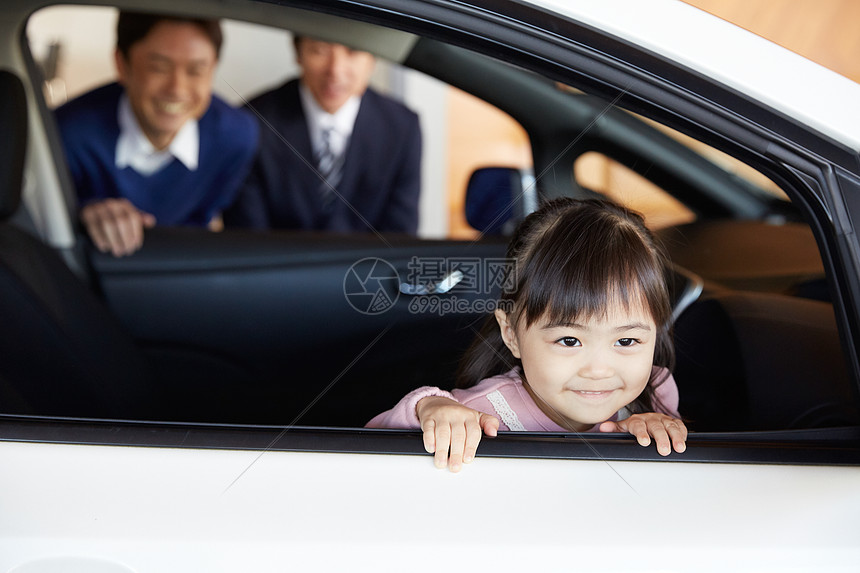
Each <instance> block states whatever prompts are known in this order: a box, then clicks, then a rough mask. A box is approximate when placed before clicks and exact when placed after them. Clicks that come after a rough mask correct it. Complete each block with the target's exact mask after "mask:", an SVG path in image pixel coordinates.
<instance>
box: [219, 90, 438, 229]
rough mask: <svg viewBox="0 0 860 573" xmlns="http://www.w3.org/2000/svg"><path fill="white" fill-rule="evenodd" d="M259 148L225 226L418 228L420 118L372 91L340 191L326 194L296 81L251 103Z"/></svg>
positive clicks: (358, 123) (360, 117)
mask: <svg viewBox="0 0 860 573" xmlns="http://www.w3.org/2000/svg"><path fill="white" fill-rule="evenodd" d="M247 107H248V108H249V109H250V110H251V111H252V112H254V114H255V115H257V117H258V119H259V120H260V147H259V149H258V153H257V157H256V160H255V162H254V165H253V167H252V170H251V173H250V175H249V177H248V179H247V180H246V182H245V185H244V188H243V189H242V191H241V193H240V195H239V198H238V200H237V202H236V203H235V204H234V205H233V207H231V208H230V209H228V210H227V211H226V212H225V213H224V223H225V224H226V225H227V226H236V227H251V228H261V229H266V228H271V229H316V230H326V231H337V232H365V233H366V232H374V231H379V232H383V231H395V232H406V233H413V234H414V233H415V232H416V231H417V229H418V198H419V193H420V178H421V173H420V171H421V168H420V163H421V132H420V127H419V123H418V116H417V115H416V114H415V113H414V112H412V111H410V110H409V109H408V108H406V107H405V106H403V105H402V104H400V103H397V102H395V101H394V100H392V99H390V98H387V97H384V96H382V95H380V94H378V93H376V92H374V91H372V90H370V89H368V90H367V91H366V92H365V94H364V96H363V97H362V99H361V106H360V107H359V111H358V115H357V116H356V119H355V126H354V128H353V132H352V136H351V137H350V140H349V143H348V147H347V149H346V152H345V153H346V156H345V160H344V165H343V176H342V178H341V182H340V184H339V185H338V186H337V187H336V191H337V193H336V194H335V195H334V196H329V199H330V200H327V199H326V197H325V192H326V191H325V189H327V188H326V187H325V184H324V183H323V181H322V179H321V177H320V176H319V175H318V173H317V171H316V165H315V161H314V158H313V152H312V149H311V141H310V135H309V133H308V128H307V121H306V119H305V114H304V111H303V109H302V104H301V100H300V98H299V84H298V80H292V81H289V82H287V83H286V84H284V85H282V86H281V87H279V88H276V89H274V90H272V91H269V92H266V93H264V94H262V95H260V96H258V97H256V98H254V99H252V100H251V101H250V102H249V103H248V106H247Z"/></svg>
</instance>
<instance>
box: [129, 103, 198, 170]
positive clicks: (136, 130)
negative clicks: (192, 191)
mask: <svg viewBox="0 0 860 573" xmlns="http://www.w3.org/2000/svg"><path fill="white" fill-rule="evenodd" d="M117 120H118V121H119V138H118V139H117V142H116V156H115V162H116V166H117V167H118V168H119V169H123V168H125V167H128V166H131V167H132V168H133V169H134V170H135V171H137V172H138V173H140V174H141V175H152V174H153V173H155V172H157V171H158V170H160V169H161V168H163V167H165V166H166V165H167V164H168V163H170V162H171V161H172V160H173V159H174V158H176V159H178V160H179V161H181V162H182V163H183V164H184V165H185V167H187V168H188V170H189V171H194V170H196V169H197V165H198V161H199V158H200V132H199V128H198V126H197V120H195V119H189V120H188V121H186V122H185V124H184V125H183V126H182V127H181V128H180V129H179V131H178V132H177V133H176V136H175V137H174V138H173V141H171V142H170V145H168V146H167V148H165V149H163V150H158V149H155V147H154V146H153V145H152V142H150V141H149V138H147V137H146V135H145V134H144V133H143V130H142V129H141V128H140V125H139V124H138V122H137V118H136V117H135V116H134V112H133V111H132V110H131V104H130V103H129V101H128V96H126V95H125V94H123V95H122V97H120V100H119V110H118V112H117Z"/></svg>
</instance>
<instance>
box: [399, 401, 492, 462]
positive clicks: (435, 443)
mask: <svg viewBox="0 0 860 573" xmlns="http://www.w3.org/2000/svg"><path fill="white" fill-rule="evenodd" d="M416 413H417V415H418V419H419V420H420V422H421V430H422V431H423V432H424V449H425V450H427V452H429V453H431V454H433V462H434V463H435V464H436V467H437V468H444V467H445V466H446V465H447V466H448V469H450V470H451V471H452V472H458V471H460V469H461V468H462V467H463V464H464V463H466V464H468V463H469V462H471V461H472V460H473V459H474V458H475V452H476V451H477V449H478V443H479V442H480V441H481V434H482V433H486V434H487V435H488V436H495V435H496V434H497V433H498V431H499V420H498V418H495V417H494V416H491V415H490V414H485V413H483V412H478V411H477V410H473V409H471V408H468V407H466V406H464V405H462V404H460V403H459V402H457V401H456V400H454V399H453V397H452V398H448V397H445V396H427V397H424V398H422V399H421V400H419V401H418V403H417V407H416Z"/></svg>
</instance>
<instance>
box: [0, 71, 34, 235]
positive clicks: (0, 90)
mask: <svg viewBox="0 0 860 573" xmlns="http://www.w3.org/2000/svg"><path fill="white" fill-rule="evenodd" d="M0 134H2V136H0V221H5V220H6V219H8V218H9V217H11V216H12V215H14V214H15V211H17V210H18V205H20V204H21V185H22V183H23V180H24V153H25V151H26V147H27V99H26V97H25V95H24V85H23V84H22V83H21V80H20V79H18V76H16V75H15V74H13V73H11V72H9V71H7V70H0Z"/></svg>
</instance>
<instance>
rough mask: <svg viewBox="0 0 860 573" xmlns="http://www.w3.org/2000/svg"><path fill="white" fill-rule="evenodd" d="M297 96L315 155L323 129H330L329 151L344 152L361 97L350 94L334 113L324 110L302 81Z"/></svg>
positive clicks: (321, 143)
mask: <svg viewBox="0 0 860 573" xmlns="http://www.w3.org/2000/svg"><path fill="white" fill-rule="evenodd" d="M299 97H300V98H301V102H302V108H303V109H304V112H305V119H306V120H307V122H308V133H309V134H310V136H311V149H313V151H314V156H315V157H316V156H317V154H318V153H319V150H320V148H321V147H322V145H323V137H322V134H323V131H325V130H327V129H330V130H331V131H330V135H329V145H330V146H331V151H332V153H334V154H335V155H336V156H338V157H340V156H341V155H343V154H344V153H345V152H346V147H347V145H348V144H349V138H350V137H351V136H352V129H353V127H354V126H355V118H356V116H357V115H358V108H359V107H360V106H361V97H360V96H352V97H351V98H349V99H348V100H346V102H345V103H344V104H343V105H342V106H340V109H339V110H337V111H336V112H334V113H329V112H327V111H325V110H324V109H323V108H321V107H320V105H319V104H318V103H317V100H316V99H314V96H313V94H312V93H311V91H310V90H309V89H308V88H307V86H306V85H305V84H304V83H303V82H301V81H300V82H299Z"/></svg>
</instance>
